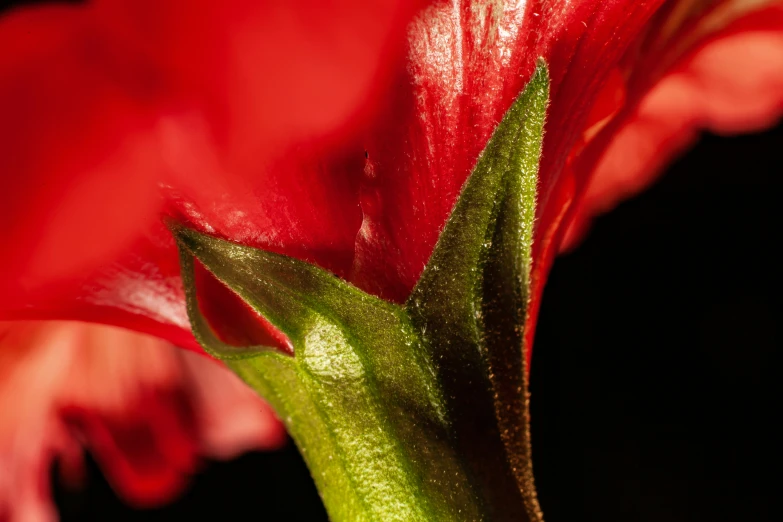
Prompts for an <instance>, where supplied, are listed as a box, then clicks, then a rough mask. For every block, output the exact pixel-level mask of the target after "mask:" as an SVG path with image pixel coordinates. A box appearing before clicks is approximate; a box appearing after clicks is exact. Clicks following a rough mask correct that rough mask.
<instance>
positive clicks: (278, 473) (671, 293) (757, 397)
mask: <svg viewBox="0 0 783 522" xmlns="http://www.w3.org/2000/svg"><path fill="white" fill-rule="evenodd" d="M8 5H9V3H8V2H2V1H0V11H2V9H3V8H4V7H7V6H8ZM781 151H783V126H779V127H777V128H776V129H773V130H771V131H769V132H766V133H764V134H758V135H753V136H743V137H733V138H720V137H715V136H709V135H708V136H705V137H704V138H703V139H702V140H701V142H700V143H699V144H698V145H697V146H696V147H695V148H694V149H693V150H692V151H691V152H689V153H688V154H687V155H686V156H684V157H683V158H681V159H680V160H679V161H677V162H676V163H675V164H674V165H673V166H672V167H671V168H670V169H669V171H668V172H667V173H666V175H665V176H663V177H662V178H661V180H660V181H659V182H658V183H657V184H656V185H655V186H654V187H653V188H651V189H650V190H648V191H647V192H645V193H644V194H642V195H640V196H639V197H637V198H635V199H633V200H630V201H628V202H625V203H623V204H622V205H620V206H619V207H618V208H617V209H616V210H614V211H613V212H611V213H609V214H607V215H605V216H603V217H601V218H599V219H598V220H596V222H595V224H594V226H593V228H592V230H591V232H590V234H589V236H588V237H587V238H586V240H585V241H584V242H583V244H582V245H581V246H580V247H579V248H578V249H577V250H576V251H574V252H573V253H571V254H569V255H566V256H563V257H561V258H560V259H559V260H558V261H557V262H556V264H555V266H554V269H553V271H552V274H551V277H550V279H549V283H548V286H547V289H546V292H545V294H544V300H543V304H542V311H541V317H540V322H539V327H538V333H537V337H536V341H535V354H534V357H533V367H532V384H531V386H532V394H533V398H532V409H533V411H532V415H533V443H534V461H535V474H536V479H537V481H538V487H539V494H540V499H541V503H542V506H543V509H544V513H545V515H546V519H547V521H548V522H582V521H584V522H590V521H596V522H599V521H600V522H681V521H682V522H700V521H710V522H720V521H727V522H728V521H732V522H734V521H749V522H753V521H758V522H766V521H779V520H783V509H781V506H780V502H779V501H778V498H779V497H780V495H779V482H780V479H779V471H778V470H779V469H780V466H779V464H780V458H779V451H778V441H779V440H780V432H779V431H778V429H777V428H776V427H775V421H776V420H777V419H776V417H777V416H778V414H779V412H780V407H779V404H780V401H779V399H780V386H779V373H780V365H779V362H780V348H781V339H782V338H783V331H781V326H780V325H781V321H780V313H781V300H780V295H781V293H780V292H781V275H780V271H779V267H780V266H781V256H780V254H779V253H778V251H777V250H778V242H779V239H780V229H781V225H782V224H783V219H781V198H783V190H781V189H783V182H782V181H781V173H783V159H782V156H781ZM52 477H53V486H54V490H55V498H56V501H57V503H58V506H59V508H60V510H61V515H62V519H63V521H64V522H69V521H90V520H96V521H98V520H100V521H104V520H115V521H137V520H138V521H141V520H145V521H156V520H161V521H163V520H173V519H174V520H176V519H180V518H185V517H187V518H199V517H204V516H214V517H217V519H219V520H240V519H247V518H252V519H254V520H269V521H277V520H313V521H318V520H325V518H326V515H325V513H324V511H323V508H322V507H321V505H320V501H319V499H318V496H317V493H316V491H315V489H314V487H313V485H312V482H311V480H310V477H309V475H308V471H307V469H306V468H305V466H304V464H303V463H302V461H301V459H300V457H299V456H298V454H297V453H296V450H295V449H294V448H293V446H292V445H289V446H288V448H287V449H285V450H283V451H279V452H272V453H255V454H249V455H246V456H244V457H242V458H240V459H238V460H236V461H233V462H228V463H210V464H208V465H206V466H205V468H204V470H203V471H202V473H200V474H199V475H198V476H196V477H195V479H194V481H193V484H192V487H191V488H190V489H189V490H188V491H187V492H186V493H185V494H184V495H183V496H182V497H181V498H180V499H178V500H176V501H174V502H173V503H172V504H170V505H168V506H166V507H164V508H160V509H153V510H135V509H132V508H130V507H127V506H125V505H123V504H122V503H121V502H120V501H119V500H118V499H117V498H116V496H115V495H114V494H113V492H112V491H111V489H110V488H109V486H108V485H107V484H106V482H105V481H104V480H103V478H102V476H101V474H100V472H99V471H98V469H97V467H95V465H94V464H91V466H90V470H89V477H88V481H87V485H86V487H85V488H84V489H82V490H80V491H69V490H66V489H63V488H62V486H60V485H59V483H58V482H57V480H55V477H56V473H54V472H53V474H52Z"/></svg>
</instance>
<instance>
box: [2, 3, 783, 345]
mask: <svg viewBox="0 0 783 522" xmlns="http://www.w3.org/2000/svg"><path fill="white" fill-rule="evenodd" d="M268 4H269V3H263V2H252V1H249V0H248V1H241V0H224V1H222V2H217V3H216V2H207V1H192V0H191V1H188V2H184V1H182V0H172V1H169V2H153V1H141V2H140V1H138V0H137V1H127V0H126V1H121V0H115V1H110V0H96V1H94V2H92V3H90V4H88V5H86V6H69V7H64V6H63V7H42V8H35V9H29V10H21V11H19V12H16V13H12V14H10V15H8V16H6V18H5V19H3V20H2V21H0V49H3V50H4V51H2V52H0V114H2V116H3V119H2V124H1V125H2V126H1V127H0V133H1V134H0V157H2V158H4V159H3V162H4V163H3V166H4V169H5V170H4V173H3V177H2V181H1V182H0V183H2V185H0V199H1V201H0V220H2V222H3V223H4V224H5V225H6V230H5V234H6V235H5V238H6V245H8V247H7V248H6V249H5V253H4V256H3V257H2V261H0V271H1V272H0V273H2V280H0V291H1V292H2V294H3V295H4V296H5V299H4V300H3V302H2V303H1V304H0V316H3V317H7V318H68V319H78V320H83V321H97V322H105V323H110V324H115V325H120V326H125V327H129V328H132V329H136V330H141V331H145V332H148V333H152V334H154V335H157V336H160V337H164V338H166V339H168V340H169V341H171V342H173V343H174V344H177V345H179V346H183V347H189V348H194V349H197V346H196V344H195V341H194V340H193V338H192V336H191V334H190V331H189V325H188V322H187V316H186V314H185V309H184V298H183V293H182V289H181V281H180V279H179V263H178V258H177V253H176V248H175V245H174V241H173V239H172V238H171V236H170V233H169V232H168V231H167V230H166V228H165V227H164V226H163V225H162V223H161V219H160V218H161V216H168V217H171V218H173V219H175V220H178V221H180V222H183V223H186V224H187V225H189V226H191V227H194V228H197V229H200V230H202V231H206V232H209V233H211V234H213V235H218V236H222V237H225V238H228V239H230V240H232V241H235V242H239V243H243V244H247V245H251V246H256V247H260V248H263V249H265V250H272V251H276V252H281V253H285V254H289V255H293V256H295V257H298V258H301V259H305V260H307V261H310V262H314V263H317V264H318V265H320V266H323V267H325V268H327V269H329V270H331V271H333V272H334V273H336V274H337V275H339V276H341V277H343V278H345V279H348V280H349V281H351V282H353V283H355V284H356V285H358V286H359V287H361V288H363V289H365V290H367V291H369V292H371V293H374V294H376V295H379V296H381V297H384V298H386V299H390V300H393V301H403V300H404V299H405V298H406V297H407V295H408V293H409V292H410V290H411V288H412V287H413V285H414V284H415V282H416V281H417V279H418V277H419V275H420V274H421V271H422V269H423V268H424V265H425V263H426V261H427V259H428V257H429V255H430V253H431V252H432V249H433V246H434V244H435V242H436V240H437V238H438V234H439V232H440V230H441V228H442V226H443V224H444V223H445V221H446V218H447V216H448V215H449V212H450V211H451V208H452V206H453V204H454V202H455V200H456V198H457V196H458V194H459V191H460V188H461V187H462V184H463V183H464V181H465V180H466V178H467V176H468V174H469V173H470V171H471V169H472V167H473V166H474V164H475V161H476V158H477V157H478V154H479V153H480V151H481V150H482V149H483V148H484V146H485V145H486V143H487V140H488V138H489V136H490V134H491V133H492V131H493V129H494V128H495V126H496V124H497V123H498V121H499V120H500V118H501V117H502V116H503V114H504V113H505V111H506V110H507V108H508V107H509V105H510V104H511V102H512V100H513V99H514V98H515V97H516V96H517V94H518V93H519V92H520V90H521V89H522V87H523V86H524V85H525V84H526V83H527V81H528V79H529V78H530V74H531V73H532V71H533V68H534V66H535V63H536V60H537V59H538V58H539V57H541V56H543V57H544V58H545V59H546V61H547V63H548V65H549V70H550V75H551V81H552V83H551V104H550V109H549V113H548V117H547V123H546V129H547V134H546V138H545V143H544V151H543V156H542V165H541V171H540V180H541V181H540V187H539V196H538V221H537V228H536V238H535V242H534V267H533V285H534V286H533V296H534V298H533V301H532V308H531V310H532V313H531V314H530V318H529V321H530V324H529V326H530V327H528V328H527V329H526V336H528V339H527V340H528V346H531V345H532V336H533V331H534V328H533V326H534V324H535V316H536V313H537V308H538V302H539V299H538V298H539V297H540V294H541V291H542V289H543V285H544V281H545V278H546V274H547V271H548V269H549V267H550V265H551V263H552V260H553V258H554V255H555V254H556V253H557V251H558V250H559V249H560V248H561V246H562V243H563V240H564V238H565V235H566V232H567V230H568V229H569V227H570V229H571V230H572V231H578V229H579V227H580V226H581V223H583V222H584V220H585V218H587V217H589V216H590V215H591V214H593V213H594V212H596V211H597V210H599V209H601V208H603V207H605V206H606V205H610V204H611V202H612V201H614V199H613V198H616V197H617V195H618V194H624V193H629V192H632V191H634V190H636V189H637V188H639V187H640V186H641V185H642V184H644V183H646V182H647V181H648V180H649V179H650V177H651V176H652V173H653V172H654V171H656V170H657V169H658V168H659V166H660V165H661V164H662V163H663V161H665V160H666V159H668V158H670V157H671V155H672V154H673V153H674V152H675V151H676V150H677V149H679V148H680V147H682V146H683V145H684V144H685V143H686V142H687V141H689V140H691V139H692V138H693V136H694V135H695V132H697V130H698V129H700V128H710V129H714V130H720V131H736V130H749V129H754V128H759V127H761V126H764V125H767V124H769V123H771V122H772V121H773V120H774V118H776V117H777V116H778V115H779V114H780V112H781V110H782V109H783V89H780V86H781V82H782V80H783V63H780V59H779V57H780V56H783V37H781V34H783V3H781V2H780V1H771V0H768V1H764V0H754V1H751V0H724V1H722V2H721V1H713V2H707V1H703V2H699V1H686V0H681V1H670V2H663V1H662V0H648V1H626V0H602V1H595V0H579V1H571V2H560V3H556V2H543V1H529V2H502V1H501V2H488V1H479V0H476V1H474V2H464V3H459V2H446V1H442V2H432V3H431V5H429V6H426V7H424V8H422V9H419V10H415V11H414V6H411V5H407V3H405V2H403V3H402V4H404V5H402V6H398V3H397V2H370V3H368V2H334V3H333V4H334V5H328V6H326V5H325V4H324V3H323V2H313V3H310V2H306V3H302V2H298V3H296V4H295V5H296V7H291V6H288V7H273V6H270V5H268ZM286 5H287V4H286ZM412 13H413V19H412V21H411V22H410V23H409V16H410V15H411V14H412ZM403 38H407V40H403ZM403 42H405V43H406V45H404V46H403V45H402V43H403ZM9 49H13V52H9V51H6V50H9ZM735 71H736V73H734V72H735ZM701 80H706V82H704V81H701ZM694 100H696V101H698V103H696V102H695V101H694ZM749 101H752V103H751V104H748V102H749ZM743 104H744V105H743ZM573 234H576V232H573ZM572 237H573V236H572ZM202 275H204V274H202ZM200 291H201V292H202V294H204V297H205V298H204V299H202V300H200V301H201V302H202V303H205V306H209V307H210V309H208V310H205V312H206V313H207V314H208V315H210V316H211V318H212V319H213V324H215V325H219V326H220V327H221V328H222V332H221V333H222V334H223V335H224V336H225V337H226V338H227V340H234V341H236V342H243V341H245V340H246V339H247V338H248V337H254V338H257V337H259V336H260V337H263V338H265V340H266V342H271V341H272V340H273V339H271V338H270V336H274V333H273V332H272V333H270V332H268V331H266V330H265V327H264V325H263V322H261V323H259V322H258V321H255V319H253V320H252V321H247V320H246V319H247V318H246V316H245V315H242V314H237V313H235V312H236V311H237V310H240V308H235V307H237V306H239V305H238V304H237V303H236V302H235V301H232V298H231V296H230V295H228V294H227V291H226V290H225V288H223V287H222V286H221V285H219V284H216V282H215V281H214V280H210V279H209V278H208V277H206V276H205V277H204V281H202V285H201V287H200ZM251 319H252V318H251ZM254 321H255V322H254ZM278 342H281V340H279V339H278Z"/></svg>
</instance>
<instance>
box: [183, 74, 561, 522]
mask: <svg viewBox="0 0 783 522" xmlns="http://www.w3.org/2000/svg"><path fill="white" fill-rule="evenodd" d="M548 86H549V80H548V76H547V71H546V68H545V66H544V65H543V64H540V65H539V67H538V68H537V70H536V72H535V74H534V76H533V78H532V79H531V81H530V83H529V84H528V86H527V87H526V89H525V90H524V92H522V94H520V96H519V98H518V99H517V100H516V101H515V102H514V104H513V105H512V107H511V108H510V109H509V111H508V113H507V114H506V115H505V117H504V118H503V121H502V122H501V123H500V124H499V126H498V127H497V129H496V130H495V133H494V134H493V136H492V139H491V140H490V142H489V143H488V145H487V147H486V149H485V150H484V152H483V153H482V155H481V157H480V158H479V160H478V163H477V165H476V167H475V169H474V171H473V173H472V174H471V177H470V178H469V180H468V182H467V183H466V184H465V187H464V188H463V191H462V194H461V196H460V198H459V201H458V202H457V204H456V205H455V208H454V210H453V212H452V215H451V217H450V218H449V220H448V223H447V224H446V227H445V229H444V231H443V233H442V234H441V237H440V239H439V240H438V243H437V245H436V247H435V251H434V252H433V255H432V257H431V258H430V261H429V263H428V264H427V267H426V268H425V270H424V273H423V274H422V277H421V279H420V281H419V283H418V285H417V286H416V288H415V289H414V290H413V292H412V294H411V296H410V298H409V300H408V302H407V303H406V304H405V305H404V306H398V305H395V304H392V303H388V302H385V301H382V300H380V299H378V298H375V297H373V296H370V295H368V294H366V293H364V292H362V291H361V290H359V289H357V288H355V287H353V286H351V285H350V284H348V283H346V282H345V281H342V280H340V279H338V278H337V277H335V276H333V275H331V274H329V273H327V272H325V271H323V270H321V269H320V268H318V267H315V266H313V265H310V264H307V263H304V262H302V261H298V260H296V259H293V258H290V257H287V256H282V255H279V254H273V253H270V252H265V251H262V250H258V249H254V248H249V247H245V246H241V245H236V244H234V243H230V242H227V241H223V240H220V239H216V238H212V237H209V236H206V235H203V234H200V233H198V232H195V231H192V230H188V229H185V228H182V227H179V226H176V225H173V226H172V231H173V232H174V234H175V237H176V238H177V241H178V243H179V246H180V254H181V262H182V274H183V281H184V284H185V291H186V295H187V299H188V313H189V317H190V321H191V324H192V327H193V331H194V334H195V335H196V338H197V339H198V340H199V342H200V343H201V344H202V345H203V346H204V348H205V350H207V351H208V352H209V353H211V354H213V355H215V356H216V357H218V358H220V359H223V360H225V361H226V363H227V364H228V366H229V367H230V368H231V369H233V370H234V371H235V372H236V373H237V374H238V375H239V376H240V377H242V378H243V379H244V380H245V381H246V382H248V383H249V384H250V385H251V386H252V387H253V388H254V389H256V390H257V391H258V392H259V393H260V394H261V395H262V396H263V397H264V398H266V399H267V400H268V401H269V402H270V403H271V404H272V406H273V407H274V408H275V410H276V411H277V412H278V415H279V416H280V418H281V419H283V421H284V422H285V424H286V427H287V428H288V430H289V432H290V434H291V435H292V437H293V438H294V440H295V441H296V443H297V445H298V446H299V448H300V450H301V452H302V454H303V456H304V458H305V460H306V461H307V463H308V466H309V467H310V470H311V472H312V474H313V478H314V479H315V482H316V485H317V487H318V490H319V491H320V493H321V496H322V498H323V501H324V503H325V505H326V508H327V510H328V512H329V515H330V517H331V519H332V520H334V521H364V520H367V521H370V520H372V521H379V522H381V521H383V522H385V521H411V520H415V521H418V520H438V521H441V520H443V521H469V520H470V521H472V520H492V521H495V520H498V521H505V520H509V521H511V520H514V521H526V520H530V521H533V520H536V521H537V520H541V513H540V510H539V508H538V502H537V500H536V496H535V489H534V487H533V479H532V469H531V466H530V445H529V439H530V437H529V430H528V408H527V403H528V396H527V382H526V368H525V357H524V350H523V346H522V343H523V328H524V324H525V316H526V313H527V306H528V277H529V272H530V262H531V261H530V259H531V243H532V237H533V221H534V217H535V198H536V180H537V174H538V162H539V156H540V153H541V142H542V137H543V124H544V116H545V113H546V104H547V99H548V95H549V92H548V88H549V87H548ZM194 258H197V259H198V260H199V261H200V262H201V263H202V264H203V265H204V266H205V267H206V268H207V269H208V270H209V271H211V272H212V273H213V274H214V275H215V276H216V277H217V278H218V279H219V280H220V281H222V282H223V283H225V284H226V285H227V286H228V287H229V288H231V289H232V290H233V291H234V292H236V293H237V294H238V295H239V296H240V297H241V298H242V299H244V300H245V301H246V302H247V303H248V304H249V305H250V306H251V307H253V308H254V309H255V310H256V311H258V312H259V313H261V314H262V315H263V316H264V317H266V318H267V319H268V320H269V321H270V322H271V323H272V324H273V325H274V326H275V327H277V328H278V329H280V331H282V332H283V333H284V334H285V335H286V336H287V337H288V338H289V340H290V341H291V343H292V345H293V347H294V353H295V356H293V357H292V356H290V355H287V354H282V353H279V352H277V351H274V350H272V349H270V348H268V347H263V346H255V347H234V346H229V345H227V344H224V343H223V342H221V341H220V340H219V339H218V338H217V337H216V335H215V334H214V332H213V330H212V329H211V327H210V326H209V324H208V323H207V321H206V319H205V318H204V317H203V315H202V314H201V312H200V309H199V306H198V302H197V296H196V291H195V282H194V278H193V268H194Z"/></svg>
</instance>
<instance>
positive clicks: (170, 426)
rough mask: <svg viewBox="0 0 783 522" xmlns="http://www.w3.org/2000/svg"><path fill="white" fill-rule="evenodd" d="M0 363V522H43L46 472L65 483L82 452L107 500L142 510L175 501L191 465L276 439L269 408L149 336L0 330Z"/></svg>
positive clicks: (210, 366) (74, 328)
mask: <svg viewBox="0 0 783 522" xmlns="http://www.w3.org/2000/svg"><path fill="white" fill-rule="evenodd" d="M0 362H1V363H2V365H0V412H1V413H0V415H2V422H0V426H2V428H0V516H2V517H6V518H8V519H10V520H52V519H53V517H54V513H53V511H52V508H51V500H50V499H49V498H48V497H49V491H48V488H49V486H48V480H49V472H50V467H51V464H52V462H53V461H54V460H60V461H61V462H62V464H63V465H62V466H61V467H62V468H64V473H63V474H64V475H65V477H66V478H67V477H70V478H71V480H77V479H78V478H79V458H78V455H79V453H80V452H81V449H80V447H81V446H82V445H83V446H85V447H86V448H87V449H88V450H89V451H91V452H92V453H93V455H94V456H95V458H96V460H97V461H98V463H99V464H100V465H101V467H102V468H103V470H104V472H105V473H106V476H107V478H108V479H109V481H110V482H111V483H112V484H113V486H114V487H115V488H116V489H117V492H118V494H120V495H121V496H122V497H124V498H125V499H126V500H128V501H130V502H132V503H134V504H137V505H150V504H155V503H159V502H162V501H166V500H169V499H170V498H171V496H172V495H175V494H177V493H178V492H180V491H181V489H182V488H183V487H184V485H185V484H186V483H187V480H188V477H189V476H190V475H191V474H192V473H193V472H194V471H195V470H196V469H197V466H198V464H199V462H200V460H201V458H202V457H212V458H230V457H232V456H234V455H236V454H238V453H240V452H243V451H247V450H249V449H264V448H272V447H276V446H279V445H280V444H282V443H283V441H284V440H285V434H284V431H283V428H282V426H281V424H280V423H279V422H278V421H277V419H276V418H275V417H274V414H273V413H272V411H271V409H270V408H269V407H268V406H266V405H265V404H264V403H263V401H261V399H259V398H258V397H257V396H256V395H255V394H254V393H253V392H252V390H250V389H249V388H247V387H246V386H244V384H242V383H241V382H240V381H239V379H238V378H237V377H236V376H234V375H233V374H231V373H230V372H229V371H228V370H226V369H224V368H222V367H221V366H220V365H219V364H218V363H216V362H214V361H212V360H210V359H208V358H206V357H203V356H201V355H197V354H193V353H188V352H185V351H182V350H178V349H177V348H174V347H172V346H170V345H167V344H166V343H164V342H163V341H159V340H157V339H154V338H152V337H147V336H144V335H140V334H135V333H131V332H128V331H125V330H121V329H117V328H112V327H106V326H94V325H86V324H82V323H64V322H14V323H2V324H0ZM28 517H29V518H28ZM6 518H4V520H5V519H6Z"/></svg>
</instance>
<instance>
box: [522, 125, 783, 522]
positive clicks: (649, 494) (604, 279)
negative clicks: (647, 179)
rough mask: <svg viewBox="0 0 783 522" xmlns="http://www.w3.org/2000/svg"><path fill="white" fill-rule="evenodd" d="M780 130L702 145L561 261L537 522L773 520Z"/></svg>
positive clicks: (536, 412) (546, 356) (537, 426)
mask: <svg viewBox="0 0 783 522" xmlns="http://www.w3.org/2000/svg"><path fill="white" fill-rule="evenodd" d="M781 150H783V127H778V128H777V129H775V130H772V131H770V132H767V133H765V134H761V135H756V136H744V137H735V138H730V139H729V138H719V137H714V136H705V137H704V139H703V140H702V141H701V142H700V143H699V145H698V146H697V147H696V148H695V149H694V150H693V151H691V152H690V153H689V154H688V155H687V156H685V157H683V158H682V159H681V160H680V161H678V162H676V164H674V165H673V166H672V167H671V168H670V169H669V171H668V172H667V173H666V175H665V176H664V177H663V178H662V179H661V180H660V181H659V182H658V183H657V184H656V185H655V186H654V187H652V188H651V189H650V190H649V191H648V192H646V193H644V194H642V195H640V196H639V197H637V198H635V199H633V200H631V201H628V202H626V203H624V204H622V205H620V206H619V207H618V208H617V209H616V210H614V211H613V212H612V213H610V214H608V215H606V216H603V217H601V218H599V219H598V220H597V221H596V222H595V224H594V227H593V228H592V231H591V233H590V235H589V237H588V238H587V239H586V241H585V242H584V243H583V244H582V245H581V246H580V247H579V248H578V249H577V250H576V251H574V252H573V253H572V254H570V255H567V256H564V257H562V258H560V259H559V260H558V261H557V263H556V265H555V268H554V271H553V273H552V276H551V278H550V280H549V283H548V287H547V289H546V291H545V295H544V300H543V303H542V305H543V307H542V313H541V320H540V323H539V327H538V332H537V338H536V347H535V354H534V356H533V375H532V394H533V398H532V405H533V406H532V407H533V412H532V416H533V438H534V440H533V450H534V451H533V452H534V455H535V457H534V462H535V473H536V476H537V479H538V483H539V487H540V494H541V501H542V504H543V508H544V513H545V514H546V516H547V520H548V521H549V522H561V521H562V522H565V521H577V522H582V521H584V522H589V521H601V522H615V521H616V522H661V521H666V522H679V521H683V522H685V521H687V522H696V521H712V522H720V521H727V522H728V521H738V520H747V521H753V522H766V521H770V522H771V521H773V520H775V521H777V520H783V509H781V506H780V502H779V492H778V490H779V487H778V480H776V476H777V470H778V469H779V465H778V464H779V460H780V459H779V455H780V454H779V441H780V431H779V429H778V428H777V427H776V426H775V424H776V422H775V421H776V420H777V419H776V417H778V415H779V412H780V386H779V382H780V348H781V341H782V340H783V335H782V334H783V331H782V329H781V319H780V318H781V290H783V288H782V287H781V272H780V266H781V261H782V260H783V258H782V257H781V254H780V253H779V245H778V243H779V242H780V238H781V233H780V231H781V226H783V218H781V208H782V207H781V193H783V178H782V177H781V174H783V156H781Z"/></svg>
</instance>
